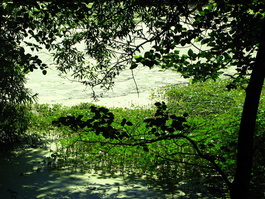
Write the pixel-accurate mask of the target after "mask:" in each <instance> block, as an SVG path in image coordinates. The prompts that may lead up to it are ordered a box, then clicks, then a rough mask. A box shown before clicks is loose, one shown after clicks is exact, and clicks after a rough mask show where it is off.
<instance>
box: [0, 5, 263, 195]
mask: <svg viewBox="0 0 265 199" xmlns="http://www.w3.org/2000/svg"><path fill="white" fill-rule="evenodd" d="M0 9H1V10H0V11H1V16H0V17H1V20H0V21H1V33H2V34H1V38H0V39H1V41H3V42H1V43H3V44H4V45H3V46H5V48H6V49H7V50H6V51H5V50H3V49H1V61H2V62H3V63H4V64H5V68H6V69H8V68H11V69H12V70H13V69H15V70H14V71H16V74H19V75H21V74H22V77H23V75H24V73H26V72H29V71H32V70H34V69H35V68H37V67H39V68H41V69H42V70H43V73H44V74H46V71H45V68H46V65H43V63H42V61H41V60H40V59H39V58H38V57H36V56H32V55H31V54H26V53H25V50H24V48H23V47H21V44H22V43H24V44H25V45H26V46H28V47H31V49H32V50H39V49H41V48H46V49H48V50H49V51H51V50H53V52H54V58H55V61H56V62H57V64H58V69H59V70H60V71H61V72H62V73H67V72H70V73H72V76H73V78H76V79H78V80H79V81H80V82H82V83H84V84H86V85H89V86H91V87H92V88H93V87H95V86H98V85H100V86H101V87H103V88H105V89H109V88H111V87H112V86H113V84H114V83H113V78H114V77H115V76H116V75H118V74H119V73H120V71H121V70H123V69H124V68H126V67H130V69H132V70H133V69H134V68H136V67H138V65H143V66H147V67H149V68H152V67H154V66H155V65H159V66H161V67H162V68H165V69H168V68H171V69H174V70H176V71H177V72H180V73H181V74H182V75H183V76H184V77H185V78H188V77H191V78H193V82H197V81H205V80H207V79H214V80H216V79H218V77H219V76H220V75H221V74H222V73H223V72H222V70H223V69H226V68H227V67H230V66H235V67H236V71H237V72H236V73H235V74H234V75H232V77H233V78H234V82H232V84H231V85H229V86H228V87H229V88H235V87H236V85H237V84H238V82H241V79H242V78H244V77H247V76H248V75H250V74H251V78H250V80H249V84H248V89H247V90H246V91H247V92H246V93H247V95H246V100H245V104H244V108H243V112H242V117H241V123H240V130H239V136H238V140H239V141H238V151H237V152H238V154H237V168H236V172H235V180H234V182H233V184H232V185H233V186H231V187H230V190H231V196H232V197H233V198H239V196H238V195H239V194H241V196H242V197H245V198H246V197H247V194H248V193H247V190H248V189H249V183H250V177H251V169H252V159H253V158H252V153H251V151H252V150H253V144H252V143H253V138H254V137H255V134H254V133H255V123H256V116H257V109H258V103H259V95H260V91H261V87H262V84H263V80H264V69H263V68H264V67H263V64H264V60H263V59H264V58H263V54H264V52H265V45H264V42H262V41H263V39H264V36H263V35H262V34H265V28H264V30H262V26H263V25H264V26H265V23H264V22H263V21H264V1H256V0H252V1H243V2H241V3H238V2H236V1H232V0H231V1H230V0H227V1H223V0H216V1H203V2H202V1H198V2H194V1H171V0H166V1H164V0H161V1H160V0H158V1H152V0H151V1H145V2H140V1H137V0H136V1H127V0H124V1H114V0H110V1H79V0H76V1H64V2H61V1H57V0H54V1H44V2H41V3H40V2H33V1H30V0H28V1H23V2H19V1H3V3H1V6H0ZM260 35H262V36H261V37H260ZM27 36H29V37H31V39H32V40H33V42H22V41H23V39H24V38H26V37H27ZM259 38H261V39H259ZM138 39H140V41H139V43H137V42H138ZM82 42H84V44H85V50H79V49H77V48H76V44H78V43H82ZM136 43H137V44H136ZM146 44H150V46H151V49H147V50H146V52H141V49H142V48H143V47H144V46H145V45H146ZM188 45H191V46H193V47H194V49H189V50H188V51H187V52H180V51H179V50H178V49H177V48H178V47H179V46H183V47H185V46H188ZM201 46H204V47H206V48H204V49H202V48H201ZM139 53H141V54H140V55H139ZM256 54H257V59H256V60H255V59H254V57H255V56H256ZM86 56H88V57H90V58H93V59H94V61H93V62H92V63H95V64H92V63H87V62H86V60H85V57H86ZM14 57H15V58H16V59H13V58H14ZM17 69H18V70H17ZM21 71H23V72H21ZM252 71H253V72H252ZM20 91H21V90H20ZM93 95H94V96H95V95H96V94H95V93H93ZM3 96H4V97H6V96H7V95H6V94H4V95H3ZM22 96H25V95H22ZM22 101H23V100H22ZM105 111H106V110H105ZM103 112H104V111H103ZM107 112H108V111H106V113H107ZM94 113H96V112H94ZM107 114H108V116H107V117H109V118H104V119H103V120H102V121H105V122H107V124H106V125H107V126H105V125H103V126H98V125H95V124H94V123H93V125H94V127H96V128H99V127H100V128H102V129H104V128H107V129H111V127H110V126H108V122H113V121H112V118H113V117H112V116H111V114H110V113H107ZM101 116H102V115H101ZM103 116H104V114H103ZM73 118H74V120H73ZM68 119H69V120H70V121H71V120H73V121H74V122H75V121H76V119H78V120H79V119H81V118H76V117H72V116H70V117H68ZM125 124H126V121H125ZM100 125H101V124H100ZM111 130H113V129H111ZM115 131H116V130H115ZM101 132H102V131H101ZM114 134H117V132H116V133H114ZM76 137H78V136H76ZM125 137H126V136H125ZM102 138H104V136H103V137H102ZM191 144H192V143H191ZM209 160H210V159H209ZM212 163H213V162H212ZM228 184H229V183H228ZM241 189H243V192H240V190H241ZM242 197H241V198H242Z"/></svg>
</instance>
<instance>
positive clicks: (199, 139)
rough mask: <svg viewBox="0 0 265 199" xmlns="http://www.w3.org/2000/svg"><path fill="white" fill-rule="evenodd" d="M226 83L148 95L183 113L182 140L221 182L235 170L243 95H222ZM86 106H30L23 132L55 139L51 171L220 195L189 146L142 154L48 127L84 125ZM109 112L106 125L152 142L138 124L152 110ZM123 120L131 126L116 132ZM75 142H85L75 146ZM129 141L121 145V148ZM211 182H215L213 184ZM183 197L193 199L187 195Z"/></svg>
mask: <svg viewBox="0 0 265 199" xmlns="http://www.w3.org/2000/svg"><path fill="white" fill-rule="evenodd" d="M228 83H229V82H228V81H225V80H223V81H217V82H213V81H208V82H206V83H197V84H192V85H186V86H179V85H176V86H168V87H164V88H162V89H161V90H159V91H158V92H157V93H154V95H153V97H156V96H157V95H160V96H161V95H163V96H164V99H165V101H166V103H167V107H168V110H167V111H168V112H169V113H170V114H174V115H177V116H181V115H182V114H183V113H188V114H189V116H188V118H187V123H188V125H189V126H190V128H189V129H188V130H187V132H186V134H187V135H188V136H189V137H190V138H191V139H193V140H194V141H196V143H197V145H198V146H199V148H200V149H201V151H202V152H203V153H205V154H209V155H211V156H213V157H215V160H216V162H217V164H218V165H219V166H220V167H221V168H222V169H223V171H224V172H225V173H226V174H227V176H232V174H233V173H234V169H235V155H236V139H237V132H238V128H239V122H240V116H241V112H242V107H243V102H244V94H245V93H244V90H242V89H236V90H231V91H227V90H226V85H227V84H228ZM264 96H265V95H264V92H263V94H262V97H261V102H260V112H259V115H258V122H257V124H258V125H257V138H256V140H257V141H256V143H258V142H259V140H262V139H264V136H263V132H264V126H265V125H264V124H265V117H264V110H265V101H264ZM91 105H92V104H86V103H82V104H79V105H76V106H73V107H64V106H61V105H45V104H42V105H39V104H36V105H34V106H33V107H32V113H33V114H32V117H33V119H32V120H31V126H30V129H29V131H30V132H31V133H32V132H34V133H36V132H37V133H38V134H41V135H51V134H53V135H59V137H60V142H59V145H60V146H61V147H62V148H61V149H62V150H58V151H54V153H53V156H52V157H51V160H52V161H53V162H54V163H56V164H55V165H56V168H57V166H58V165H59V166H62V167H66V166H73V167H78V168H83V169H84V170H90V169H93V170H103V171H105V172H106V173H113V174H114V173H115V172H122V173H127V174H132V173H134V174H135V175H139V176H145V177H146V179H149V180H150V181H153V182H154V181H156V182H158V184H160V185H161V187H163V189H165V190H166V189H168V190H170V191H172V190H175V191H176V190H178V191H179V190H181V191H182V192H185V193H186V196H188V194H192V193H193V192H195V193H196V192H200V193H201V194H202V195H204V196H206V195H207V194H209V193H210V192H211V191H212V192H214V193H215V194H216V193H217V192H218V191H219V192H218V193H219V194H220V195H219V197H221V196H222V197H223V196H224V195H225V194H226V193H225V192H226V191H227V190H225V189H219V188H220V187H224V185H223V183H222V180H220V177H219V176H218V174H217V173H216V172H215V171H214V170H213V169H211V168H209V167H208V166H209V163H208V162H207V161H205V160H202V159H200V158H199V157H198V155H196V153H195V151H194V149H193V148H192V147H191V145H190V143H189V142H187V140H185V139H173V140H162V141H159V142H156V143H153V144H149V145H148V148H147V147H145V146H134V147H132V146H126V145H120V146H119V145H116V144H117V143H119V141H110V140H109V139H105V138H104V137H103V136H101V135H100V136H98V135H96V134H95V132H90V131H85V130H80V129H77V130H73V129H71V128H69V127H65V126H61V127H55V126H52V125H51V123H52V121H54V120H58V118H60V117H65V116H67V115H68V116H69V115H70V116H76V117H77V116H78V115H84V117H83V118H84V119H89V118H91V117H93V113H91V110H90V106H91ZM110 111H111V112H112V113H113V114H114V116H115V119H114V122H113V124H112V125H113V127H114V128H116V129H118V130H121V131H126V132H127V133H129V134H130V135H133V136H134V137H136V138H142V137H143V138H144V137H145V138H146V137H147V138H154V135H150V133H149V130H150V129H148V128H146V125H145V123H144V122H143V121H144V120H145V119H146V118H151V117H153V115H154V112H155V108H153V109H152V108H150V109H145V108H137V109H123V108H113V109H110ZM124 118H126V119H127V121H130V122H132V124H133V125H132V126H126V125H125V126H121V125H120V124H121V122H122V120H123V119H124ZM81 137H82V139H83V140H85V142H81V141H80V138H81ZM129 141H130V140H126V139H125V140H123V142H129ZM104 142H112V143H115V147H114V146H113V145H108V144H104ZM263 145H264V144H263ZM263 145H260V144H259V145H258V144H257V145H256V146H257V151H258V152H257V154H258V155H257V157H256V159H255V160H256V162H257V164H256V165H255V166H256V167H257V172H258V171H261V170H262V169H264V167H263V166H262V167H260V165H262V164H263V163H264V162H265V160H264V158H263V155H262V154H264V153H263V152H264V148H265V147H262V146H263ZM147 149H148V150H147ZM88 162H89V163H88ZM215 178H216V179H218V180H217V181H216V180H215ZM258 179H260V178H258V177H257V180H258ZM254 180H255V178H254ZM165 184H166V185H167V186H166V187H165V186H164V185H165ZM176 186H177V187H176ZM193 189H194V190H193ZM210 190H211V191H210ZM217 190H218V191H217ZM189 197H190V198H192V197H193V196H192V195H189ZM194 197H195V196H194Z"/></svg>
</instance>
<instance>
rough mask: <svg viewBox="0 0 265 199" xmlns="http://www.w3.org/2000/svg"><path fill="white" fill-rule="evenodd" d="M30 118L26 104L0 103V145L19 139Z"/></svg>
mask: <svg viewBox="0 0 265 199" xmlns="http://www.w3.org/2000/svg"><path fill="white" fill-rule="evenodd" d="M30 119H31V114H30V112H29V107H28V106H26V105H21V104H12V103H5V104H4V103H0V145H2V146H3V145H5V144H8V143H11V142H16V141H18V140H20V139H21V138H22V137H23V135H24V134H25V132H26V130H27V128H28V124H29V122H30Z"/></svg>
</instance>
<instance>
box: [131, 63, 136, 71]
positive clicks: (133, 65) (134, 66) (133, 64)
mask: <svg viewBox="0 0 265 199" xmlns="http://www.w3.org/2000/svg"><path fill="white" fill-rule="evenodd" d="M137 66H138V64H137V63H135V62H132V65H131V67H130V69H131V70H133V69H135V68H137Z"/></svg>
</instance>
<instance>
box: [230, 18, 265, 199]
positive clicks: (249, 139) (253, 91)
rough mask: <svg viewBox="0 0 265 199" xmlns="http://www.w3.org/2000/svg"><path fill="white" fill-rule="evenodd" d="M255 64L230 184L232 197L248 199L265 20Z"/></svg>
mask: <svg viewBox="0 0 265 199" xmlns="http://www.w3.org/2000/svg"><path fill="white" fill-rule="evenodd" d="M262 26H263V27H262V31H261V40H260V46H259V49H258V53H257V56H256V61H255V65H254V68H253V71H252V74H251V77H250V81H249V84H248V87H247V89H246V98H245V103H244V107H243V113H242V117H241V124H240V130H239V135H238V148H237V149H238V154H237V168H236V173H235V178H234V181H233V183H232V185H231V189H230V195H231V198H232V199H248V198H249V188H250V180H251V170H252V164H253V139H254V132H255V124H256V117H257V111H258V106H259V100H260V94H261V90H262V86H263V82H264V77H265V21H263V23H262Z"/></svg>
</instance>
